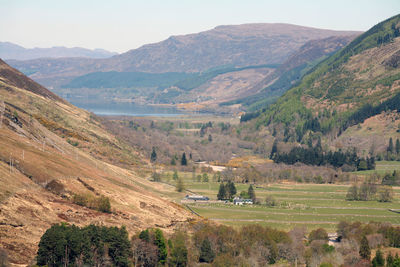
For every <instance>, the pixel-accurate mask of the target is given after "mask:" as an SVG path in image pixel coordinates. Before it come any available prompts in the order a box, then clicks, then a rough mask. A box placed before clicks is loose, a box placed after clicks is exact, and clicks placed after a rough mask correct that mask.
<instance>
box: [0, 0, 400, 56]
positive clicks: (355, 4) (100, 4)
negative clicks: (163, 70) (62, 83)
mask: <svg viewBox="0 0 400 267" xmlns="http://www.w3.org/2000/svg"><path fill="white" fill-rule="evenodd" d="M399 13H400V0H331V1H328V0H264V1H262V0H142V1H138V0H131V1H128V0H0V14H1V15H0V41H2V42H12V43H16V44H19V45H21V46H24V47H27V48H32V47H52V46H66V47H77V46H79V47H85V48H90V49H94V48H103V49H106V50H109V51H114V52H118V53H122V52H126V51H128V50H130V49H134V48H138V47H140V46H142V45H144V44H148V43H154V42H159V41H162V40H164V39H166V38H168V37H169V36H171V35H181V34H188V33H195V32H200V31H205V30H209V29H212V28H214V27H216V26H218V25H230V24H243V23H291V24H297V25H302V26H310V27H315V28H324V29H333V30H357V31H358V30H361V31H365V30H368V29H369V28H370V27H372V26H373V25H375V24H377V23H379V22H380V21H382V20H384V19H386V18H389V17H391V16H393V15H397V14H399Z"/></svg>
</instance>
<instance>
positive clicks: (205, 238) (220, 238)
mask: <svg viewBox="0 0 400 267" xmlns="http://www.w3.org/2000/svg"><path fill="white" fill-rule="evenodd" d="M336 232H337V236H338V238H337V241H338V243H337V244H336V245H335V246H330V245H329V244H328V240H329V237H328V234H327V232H326V230H324V229H322V228H318V229H314V230H312V231H310V232H309V233H308V234H307V232H306V230H305V228H294V229H292V230H291V231H289V232H285V231H280V230H276V229H273V228H270V227H267V226H260V225H246V226H242V227H239V228H233V227H230V226H226V225H215V224H211V223H207V222H202V221H200V222H196V223H193V224H189V225H186V226H185V227H184V228H180V229H176V230H175V231H174V232H173V233H170V234H169V235H168V236H166V235H165V234H164V233H163V231H162V230H160V229H158V228H148V229H145V230H143V231H139V232H137V233H135V234H134V235H133V236H132V237H131V238H130V239H129V237H128V233H127V231H126V229H125V228H124V227H121V228H118V227H105V226H95V225H89V226H86V227H82V228H80V227H77V226H75V225H68V224H65V223H64V224H56V225H53V226H52V227H51V228H49V229H48V230H47V231H46V232H45V233H44V235H43V236H42V238H41V240H40V242H39V250H38V253H37V264H38V265H40V266H45V265H47V266H49V267H50V266H132V265H134V266H140V267H144V266H146V267H153V266H154V267H155V266H170V267H173V266H174V267H175V266H181V267H184V266H196V265H198V264H204V263H206V264H209V265H207V266H213V267H223V266H241V267H247V266H249V267H250V266H267V265H269V264H274V263H277V262H280V263H283V264H286V265H288V266H294V265H296V264H300V265H306V266H336V265H343V266H370V265H371V264H372V265H373V266H385V265H382V262H385V263H386V266H390V267H394V266H396V267H398V266H400V259H399V257H398V255H393V254H390V253H386V255H385V254H384V253H383V252H382V251H380V250H378V251H379V252H378V251H377V252H376V255H375V257H372V255H371V251H372V250H373V249H379V248H384V247H387V246H389V247H395V248H399V247H400V227H396V226H392V225H390V224H388V223H368V224H363V223H360V222H352V223H349V222H344V221H342V222H340V223H339V224H338V225H337V231H336ZM189 233H190V234H189ZM0 256H1V255H0ZM1 260H3V261H6V260H7V259H6V258H4V257H3V258H2V259H1Z"/></svg>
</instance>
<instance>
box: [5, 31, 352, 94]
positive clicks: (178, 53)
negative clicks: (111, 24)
mask: <svg viewBox="0 0 400 267" xmlns="http://www.w3.org/2000/svg"><path fill="white" fill-rule="evenodd" d="M354 34H359V32H353V31H333V30H324V29H316V28H309V27H303V26H297V25H291V24H274V23H260V24H242V25H229V26H218V27H216V28H214V29H211V30H208V31H203V32H200V33H194V34H187V35H180V36H171V37H170V38H168V39H166V40H164V41H161V42H159V43H154V44H148V45H144V46H142V47H140V48H138V49H133V50H130V51H128V52H126V53H123V54H120V55H117V56H113V57H111V58H107V59H88V58H85V59H83V58H79V59H77V58H76V59H72V58H60V59H35V60H29V61H15V60H7V62H8V63H9V64H10V65H12V66H13V67H15V68H17V69H19V70H21V71H23V72H24V73H26V74H28V75H29V76H30V77H31V78H33V79H35V80H36V81H38V82H40V83H42V84H44V85H46V86H48V87H53V88H54V87H59V86H60V85H63V84H66V83H68V82H69V81H70V80H72V79H73V78H75V77H78V76H82V75H85V74H88V73H91V72H100V71H102V72H108V71H118V72H152V73H162V72H198V71H206V70H208V69H211V68H214V67H221V66H232V67H243V66H250V65H263V64H280V63H283V62H284V61H285V60H286V59H287V58H288V57H289V56H290V55H291V54H292V53H293V52H295V51H296V50H297V49H299V48H300V47H301V46H302V45H304V44H305V43H306V42H308V41H310V40H314V39H322V38H327V37H330V36H343V35H354Z"/></svg>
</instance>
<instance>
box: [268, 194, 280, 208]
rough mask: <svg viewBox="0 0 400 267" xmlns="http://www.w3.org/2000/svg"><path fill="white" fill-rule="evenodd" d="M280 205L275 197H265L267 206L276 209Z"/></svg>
mask: <svg viewBox="0 0 400 267" xmlns="http://www.w3.org/2000/svg"><path fill="white" fill-rule="evenodd" d="M277 204H278V203H277V202H276V200H275V198H274V197H273V196H266V197H265V205H267V206H268V207H275V206H276V205H277Z"/></svg>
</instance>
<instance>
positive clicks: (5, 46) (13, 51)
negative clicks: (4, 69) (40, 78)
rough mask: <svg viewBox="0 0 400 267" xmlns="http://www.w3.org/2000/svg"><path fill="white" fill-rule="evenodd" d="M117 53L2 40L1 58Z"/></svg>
mask: <svg viewBox="0 0 400 267" xmlns="http://www.w3.org/2000/svg"><path fill="white" fill-rule="evenodd" d="M115 55H117V53H115V52H109V51H106V50H104V49H93V50H91V49H87V48H81V47H72V48H67V47H63V46H56V47H51V48H38V47H35V48H25V47H22V46H20V45H17V44H13V43H10V42H0V58H2V59H6V60H8V59H15V60H30V59H37V58H61V57H87V58H107V57H112V56H115Z"/></svg>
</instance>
